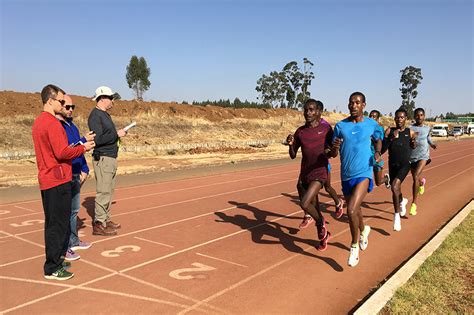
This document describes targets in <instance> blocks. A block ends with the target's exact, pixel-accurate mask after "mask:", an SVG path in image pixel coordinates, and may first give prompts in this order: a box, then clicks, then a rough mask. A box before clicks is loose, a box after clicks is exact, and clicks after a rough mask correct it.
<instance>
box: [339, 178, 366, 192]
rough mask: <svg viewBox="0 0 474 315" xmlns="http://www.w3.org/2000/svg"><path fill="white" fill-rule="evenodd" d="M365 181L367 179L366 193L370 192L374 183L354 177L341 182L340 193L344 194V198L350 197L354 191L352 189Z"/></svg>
mask: <svg viewBox="0 0 474 315" xmlns="http://www.w3.org/2000/svg"><path fill="white" fill-rule="evenodd" d="M365 179H369V187H368V188H367V192H371V191H372V189H374V181H373V180H372V178H368V177H356V178H351V179H349V180H346V181H342V193H343V194H344V196H350V195H352V190H354V187H355V186H357V185H358V184H360V183H361V182H363V181H364V180H365Z"/></svg>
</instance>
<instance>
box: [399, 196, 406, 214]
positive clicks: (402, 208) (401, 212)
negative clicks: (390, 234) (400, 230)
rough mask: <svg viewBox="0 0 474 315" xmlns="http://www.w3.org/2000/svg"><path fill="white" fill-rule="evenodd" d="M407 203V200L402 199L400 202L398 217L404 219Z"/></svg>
mask: <svg viewBox="0 0 474 315" xmlns="http://www.w3.org/2000/svg"><path fill="white" fill-rule="evenodd" d="M407 203H408V199H407V198H403V199H402V202H400V215H401V216H402V217H404V216H405V214H407Z"/></svg>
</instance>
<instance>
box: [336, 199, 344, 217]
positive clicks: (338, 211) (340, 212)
mask: <svg viewBox="0 0 474 315" xmlns="http://www.w3.org/2000/svg"><path fill="white" fill-rule="evenodd" d="M343 214H344V199H342V198H340V199H339V204H338V205H337V206H336V218H337V219H339V218H340V217H342V215H343Z"/></svg>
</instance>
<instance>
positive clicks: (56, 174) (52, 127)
mask: <svg viewBox="0 0 474 315" xmlns="http://www.w3.org/2000/svg"><path fill="white" fill-rule="evenodd" d="M41 99H42V101H43V112H42V113H41V114H40V115H39V116H38V117H37V118H36V120H35V122H34V123H33V127H32V136H33V143H34V146H35V153H36V164H37V167H38V182H39V186H40V190H41V199H42V201H43V211H44V216H45V224H44V237H45V252H46V262H45V263H44V277H45V278H46V279H54V280H68V279H70V278H72V277H73V276H74V274H73V273H71V272H68V271H66V270H65V269H64V267H63V262H64V254H65V251H64V244H65V242H66V241H67V240H68V238H69V233H70V226H69V219H70V216H71V180H72V166H71V160H72V159H74V158H76V157H78V156H81V155H82V154H84V153H85V152H86V151H89V150H91V149H92V148H93V147H94V146H95V144H94V141H89V142H86V143H85V144H84V145H77V146H69V145H68V141H67V136H66V132H65V131H64V128H63V127H62V126H61V123H60V122H59V120H58V119H57V118H56V117H55V114H59V113H60V112H61V109H62V107H63V106H64V104H65V100H64V91H63V90H62V89H60V88H59V87H57V86H55V85H52V84H49V85H47V86H45V87H44V88H43V90H42V91H41Z"/></svg>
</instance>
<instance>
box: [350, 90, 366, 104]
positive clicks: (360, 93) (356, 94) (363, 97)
mask: <svg viewBox="0 0 474 315" xmlns="http://www.w3.org/2000/svg"><path fill="white" fill-rule="evenodd" d="M353 96H360V97H362V101H363V102H364V103H365V95H364V93H362V92H354V93H352V94H351V96H349V102H350V101H351V98H352V97H353Z"/></svg>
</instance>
